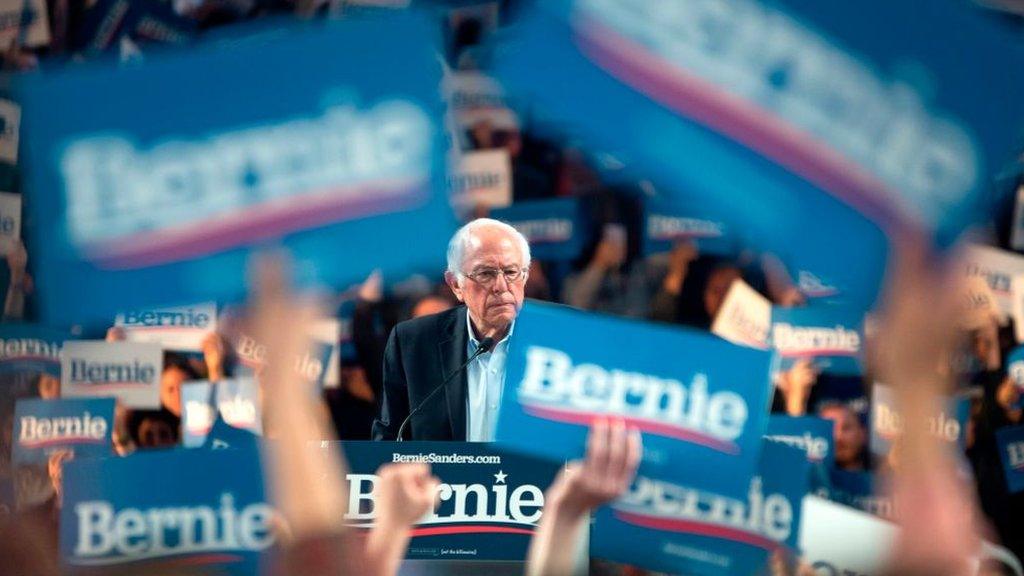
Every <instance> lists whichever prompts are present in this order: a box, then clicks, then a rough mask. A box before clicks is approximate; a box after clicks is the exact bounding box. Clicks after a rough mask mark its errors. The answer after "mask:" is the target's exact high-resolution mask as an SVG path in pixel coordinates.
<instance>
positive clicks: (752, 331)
mask: <svg viewBox="0 0 1024 576" xmlns="http://www.w3.org/2000/svg"><path fill="white" fill-rule="evenodd" d="M771 325H772V303H771V302H769V301H768V299H767V298H765V297H764V296H762V295H761V294H759V293H758V292H757V290H754V289H753V288H751V287H750V286H749V285H748V284H747V283H746V282H744V281H742V280H734V281H733V283H732V285H731V286H729V291H728V292H727V293H726V294H725V300H723V301H722V306H721V308H719V310H718V315H717V316H715V321H714V323H713V324H712V325H711V332H713V333H714V334H717V335H719V336H721V337H722V338H725V339H726V340H728V341H730V342H732V343H734V344H739V345H741V346H749V347H751V348H758V349H761V350H767V349H768V332H769V330H770V329H771Z"/></svg>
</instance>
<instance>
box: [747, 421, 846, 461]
mask: <svg viewBox="0 0 1024 576" xmlns="http://www.w3.org/2000/svg"><path fill="white" fill-rule="evenodd" d="M764 437H765V438H767V439H769V440H774V441H776V442H781V443H783V444H788V445H790V446H792V447H794V448H799V449H801V450H803V451H804V452H805V453H806V454H807V461H808V462H811V463H815V464H824V465H825V467H826V468H831V467H832V463H833V461H834V459H835V455H834V453H833V451H832V447H833V440H832V421H831V420H825V419H824V418H816V417H814V416H799V417H797V416H783V415H776V414H773V415H771V416H769V417H768V429H767V430H765V433H764Z"/></svg>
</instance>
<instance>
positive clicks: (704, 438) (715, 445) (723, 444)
mask: <svg viewBox="0 0 1024 576" xmlns="http://www.w3.org/2000/svg"><path fill="white" fill-rule="evenodd" d="M523 409H524V410H525V411H526V412H527V413H528V414H530V415H532V416H536V417H537V418H543V419H545V420H553V421H555V422H564V423H566V424H579V425H581V426H589V425H591V424H593V422H594V421H595V420H600V419H607V418H609V417H615V418H622V420H623V421H625V423H626V424H627V425H629V426H634V427H636V428H637V429H639V430H640V431H642V432H648V433H650V434H654V435H656V436H665V437H668V438H675V439H677V440H682V441H684V442H690V443H691V444H699V445H701V446H706V447H708V448H711V449H712V450H715V451H717V452H724V453H726V454H739V453H740V447H739V446H737V445H736V444H735V443H734V442H729V441H726V440H721V439H719V438H715V437H713V436H709V435H707V434H701V433H700V432H695V431H693V430H688V429H686V428H680V427H679V426H673V425H671V424H666V423H664V422H658V421H656V420H648V419H646V418H636V417H631V416H623V415H619V414H605V413H593V412H575V411H572V410H562V409H559V408H549V407H542V406H530V405H524V406H523Z"/></svg>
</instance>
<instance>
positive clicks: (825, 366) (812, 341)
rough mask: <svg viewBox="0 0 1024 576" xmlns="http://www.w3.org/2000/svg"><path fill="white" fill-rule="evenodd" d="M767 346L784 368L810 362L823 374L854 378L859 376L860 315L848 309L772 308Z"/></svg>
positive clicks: (818, 307)
mask: <svg viewBox="0 0 1024 576" xmlns="http://www.w3.org/2000/svg"><path fill="white" fill-rule="evenodd" d="M770 338H771V344H772V346H773V347H774V348H775V349H776V350H777V351H778V352H779V356H780V357H781V358H782V367H783V368H788V367H789V366H790V365H792V363H793V362H794V361H796V360H797V359H800V358H810V359H812V360H813V361H814V364H815V365H816V366H817V367H818V368H820V369H821V370H822V371H823V372H829V373H831V374H839V375H856V374H860V373H861V372H862V367H861V359H862V356H863V353H864V315H863V313H862V312H861V311H859V310H856V309H850V308H848V307H841V306H830V305H821V304H819V305H811V306H803V307H798V308H782V307H779V306H773V307H772V328H771V334H770Z"/></svg>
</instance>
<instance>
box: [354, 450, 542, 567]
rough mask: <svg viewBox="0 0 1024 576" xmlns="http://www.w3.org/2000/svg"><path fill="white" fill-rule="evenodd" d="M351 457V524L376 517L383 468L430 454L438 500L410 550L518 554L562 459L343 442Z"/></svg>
mask: <svg viewBox="0 0 1024 576" xmlns="http://www.w3.org/2000/svg"><path fill="white" fill-rule="evenodd" d="M339 444H341V447H342V448H343V449H344V453H345V458H346V460H347V461H348V464H349V469H350V470H351V471H350V473H349V475H348V493H349V512H348V514H347V515H346V517H345V520H346V522H347V523H348V524H349V525H350V526H354V527H361V528H368V527H370V526H371V525H372V524H373V522H374V519H375V517H376V511H375V509H374V506H373V498H372V496H371V494H372V492H373V489H374V487H375V486H376V485H377V483H378V481H379V479H378V477H377V476H376V474H375V473H376V471H377V468H379V467H380V466H381V465H383V464H388V463H392V462H425V463H428V464H430V468H431V473H433V474H434V476H437V477H438V478H439V479H440V480H441V486H440V488H439V490H438V498H439V503H438V507H437V508H436V509H435V510H434V511H433V512H432V513H430V514H428V515H427V516H426V517H425V518H423V519H421V520H420V521H419V522H417V523H416V525H415V526H414V527H413V529H412V541H411V542H410V543H409V551H408V553H407V554H406V557H407V558H412V559H439V560H440V559H449V560H460V559H461V560H475V561H479V560H516V561H522V560H525V558H526V550H527V547H528V546H529V543H530V538H531V537H532V535H533V531H534V529H535V528H536V526H537V523H538V522H539V521H540V517H541V515H542V513H543V508H544V492H545V491H546V490H547V488H548V486H550V485H551V483H552V481H554V478H555V476H556V475H557V473H558V470H559V468H560V465H559V464H555V463H552V462H545V461H542V460H537V459H534V458H527V457H523V456H522V455H518V454H512V453H508V452H506V451H504V450H501V449H500V448H498V447H496V446H493V445H487V444H479V443H472V442H470V443H458V444H453V443H445V442H343V443H339Z"/></svg>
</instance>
